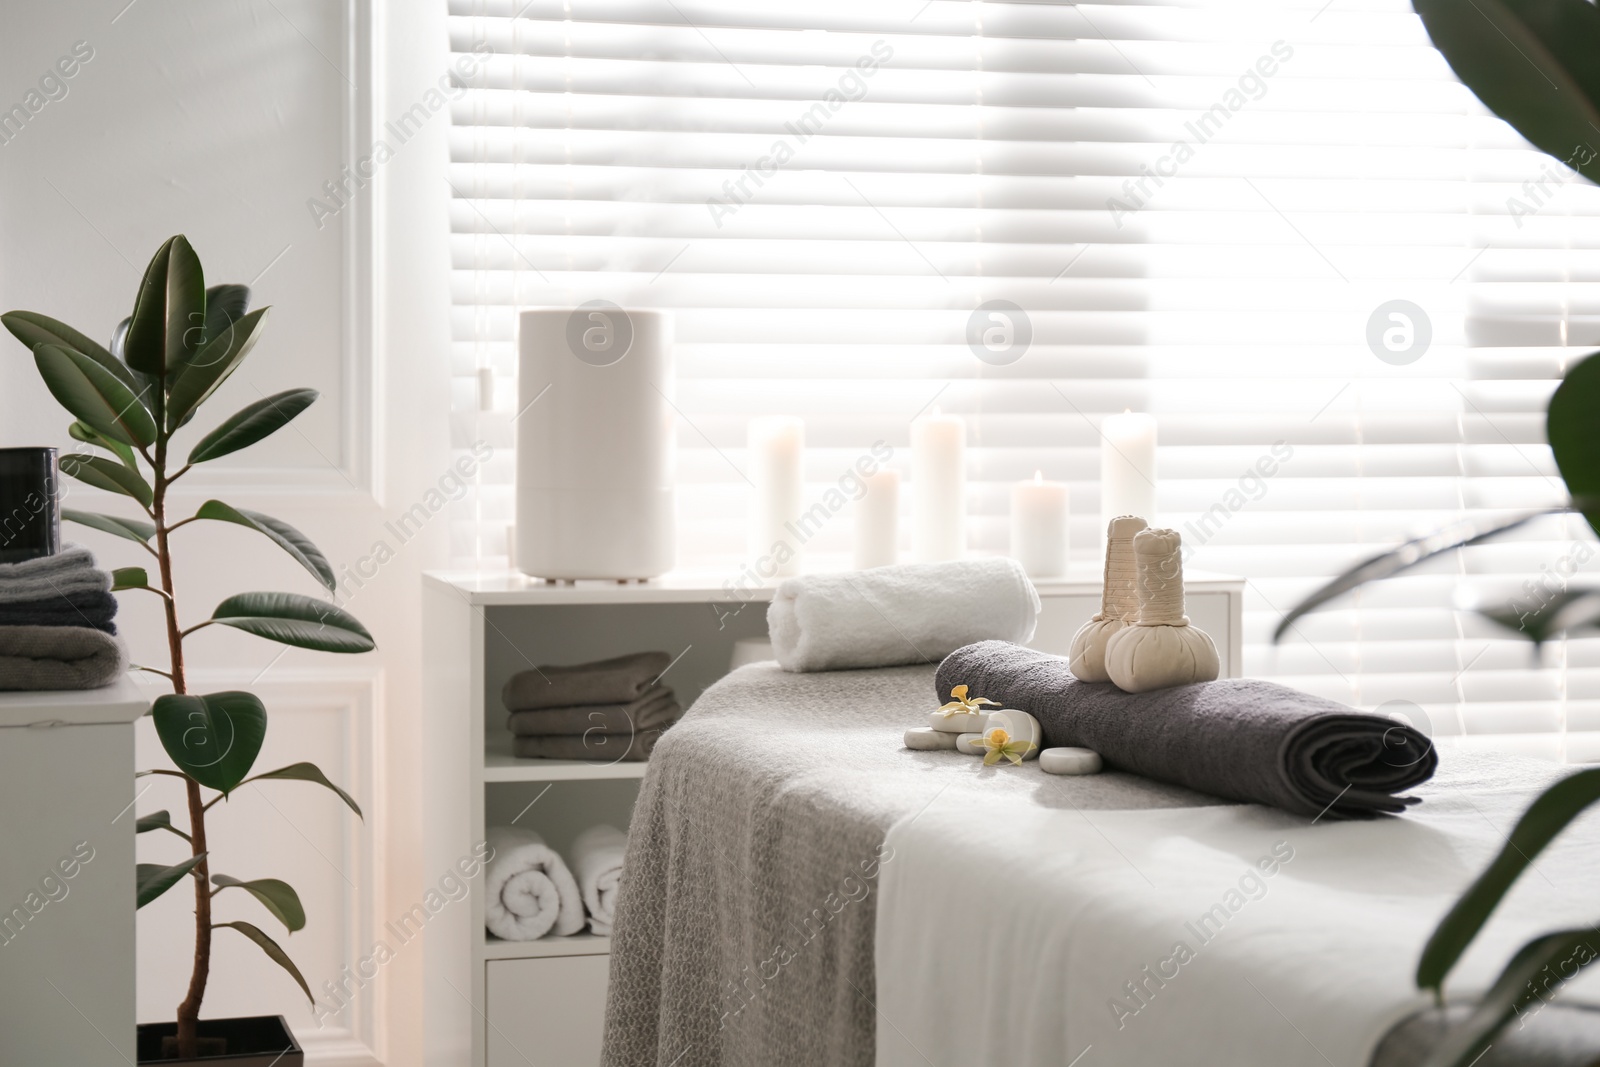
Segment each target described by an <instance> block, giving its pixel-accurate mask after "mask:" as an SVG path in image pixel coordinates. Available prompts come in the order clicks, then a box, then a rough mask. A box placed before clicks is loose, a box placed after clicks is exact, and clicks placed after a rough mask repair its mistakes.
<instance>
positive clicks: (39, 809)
mask: <svg viewBox="0 0 1600 1067" xmlns="http://www.w3.org/2000/svg"><path fill="white" fill-rule="evenodd" d="M148 707H149V704H148V702H147V701H146V700H145V699H144V697H143V696H142V695H141V694H140V692H139V690H138V689H137V688H136V687H135V686H134V685H133V683H132V682H130V681H127V680H126V679H124V680H122V681H121V682H119V683H118V684H117V685H112V686H107V687H106V688H104V689H91V690H83V691H78V692H63V693H0V1064H7V1065H10V1064H16V1065H18V1067H23V1065H26V1064H40V1065H43V1064H72V1065H73V1067H102V1065H104V1067H126V1065H127V1064H129V1063H132V1062H133V1058H134V966H133V944H134V936H133V930H134V889H133V826H134V822H135V821H136V818H137V817H136V816H135V815H134V812H133V800H134V778H133V772H134V765H133V725H132V724H133V720H135V719H137V718H138V717H139V716H140V715H143V714H144V712H145V710H146V708H148Z"/></svg>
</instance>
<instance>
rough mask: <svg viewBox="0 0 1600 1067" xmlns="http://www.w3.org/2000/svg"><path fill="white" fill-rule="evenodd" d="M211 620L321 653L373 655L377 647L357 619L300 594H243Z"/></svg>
mask: <svg viewBox="0 0 1600 1067" xmlns="http://www.w3.org/2000/svg"><path fill="white" fill-rule="evenodd" d="M211 620H212V621H213V622H217V623H221V624H222V625H223V626H232V627H233V628H235V629H237V630H243V631H244V632H245V633H250V634H255V635H256V636H257V637H265V638H266V639H267V640H269V641H278V642H281V643H282V644H285V645H294V646H295V647H297V648H309V649H313V650H315V651H317V652H371V651H372V650H373V649H374V648H376V647H377V646H376V645H375V644H374V643H373V640H372V635H371V634H370V633H368V632H367V628H366V627H365V626H362V625H361V623H360V622H359V621H357V619H356V617H355V616H354V615H351V614H350V613H349V612H347V611H345V610H343V609H342V608H337V607H334V606H333V605H332V604H329V603H328V602H327V601H325V600H317V599H315V598H314V597H308V596H301V595H300V594H299V593H239V594H238V595H236V596H231V597H229V598H228V599H227V600H224V601H223V602H222V603H220V604H218V605H217V610H216V611H213V612H212V613H211Z"/></svg>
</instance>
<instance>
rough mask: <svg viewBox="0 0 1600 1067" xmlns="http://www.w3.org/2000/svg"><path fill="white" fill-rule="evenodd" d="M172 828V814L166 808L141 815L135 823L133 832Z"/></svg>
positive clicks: (141, 832)
mask: <svg viewBox="0 0 1600 1067" xmlns="http://www.w3.org/2000/svg"><path fill="white" fill-rule="evenodd" d="M172 828H173V827H172V815H171V813H169V812H168V811H167V810H166V809H165V808H163V809H161V810H160V811H152V812H151V813H150V814H149V815H141V816H139V820H138V821H137V822H135V823H134V824H133V832H134V833H136V834H143V833H148V832H149V831H151V830H171V829H172Z"/></svg>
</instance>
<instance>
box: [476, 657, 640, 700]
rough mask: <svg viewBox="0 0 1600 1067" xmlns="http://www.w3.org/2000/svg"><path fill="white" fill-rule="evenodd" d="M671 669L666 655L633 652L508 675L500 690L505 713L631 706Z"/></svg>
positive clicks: (536, 668)
mask: <svg viewBox="0 0 1600 1067" xmlns="http://www.w3.org/2000/svg"><path fill="white" fill-rule="evenodd" d="M670 666H672V657H671V656H669V655H667V654H666V653H665V652H635V653H633V654H631V655H627V656H617V657H615V658H614V659H603V660H596V661H595V662H593V663H574V664H571V665H570V666H564V667H552V666H543V667H535V668H534V669H532V670H527V671H520V672H518V673H517V674H514V675H512V676H511V680H510V681H508V682H506V684H505V687H504V688H503V689H501V691H500V699H501V701H502V702H503V703H504V704H505V706H506V710H507V711H529V710H532V709H535V708H569V707H573V706H575V705H579V704H631V703H632V702H633V701H635V700H638V699H639V698H640V697H642V696H644V694H645V693H646V692H648V691H649V690H650V688H651V687H652V686H654V685H655V684H656V682H658V681H660V679H661V676H662V675H663V674H665V673H666V672H667V668H668V667H670Z"/></svg>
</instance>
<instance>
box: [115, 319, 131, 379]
mask: <svg viewBox="0 0 1600 1067" xmlns="http://www.w3.org/2000/svg"><path fill="white" fill-rule="evenodd" d="M131 325H133V316H132V315H129V316H128V317H127V318H125V319H123V320H122V321H121V322H119V323H117V328H116V330H115V331H114V332H113V333H112V334H111V355H112V357H113V358H115V359H118V360H121V361H123V362H126V361H127V359H128V327H129V326H131ZM128 373H129V374H133V373H134V372H133V371H129V372H128Z"/></svg>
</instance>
